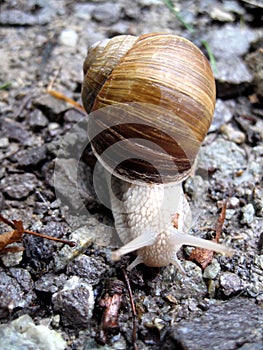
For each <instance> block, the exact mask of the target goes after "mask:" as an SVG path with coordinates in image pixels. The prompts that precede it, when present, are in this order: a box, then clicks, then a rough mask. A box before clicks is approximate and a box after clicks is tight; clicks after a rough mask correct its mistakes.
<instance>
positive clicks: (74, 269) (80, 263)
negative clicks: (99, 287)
mask: <svg viewBox="0 0 263 350" xmlns="http://www.w3.org/2000/svg"><path fill="white" fill-rule="evenodd" d="M106 267H107V266H106V265H105V264H103V263H102V262H101V261H98V260H97V259H94V258H91V257H89V256H87V255H80V256H78V257H77V258H76V259H74V260H73V261H71V262H70V263H69V264H68V266H67V273H68V274H70V275H76V276H79V277H82V278H84V279H85V280H86V281H87V282H88V283H89V284H91V285H96V284H98V283H99V281H100V279H101V277H102V276H103V274H104V273H105V269H106Z"/></svg>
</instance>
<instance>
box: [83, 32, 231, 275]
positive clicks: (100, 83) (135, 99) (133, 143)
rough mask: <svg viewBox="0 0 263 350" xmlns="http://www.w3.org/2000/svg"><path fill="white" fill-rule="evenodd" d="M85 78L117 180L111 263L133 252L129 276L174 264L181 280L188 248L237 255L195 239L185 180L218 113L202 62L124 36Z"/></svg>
mask: <svg viewBox="0 0 263 350" xmlns="http://www.w3.org/2000/svg"><path fill="white" fill-rule="evenodd" d="M83 71H84V81H83V87H82V101H83V105H84V108H85V110H86V111H87V113H88V114H89V127H88V135H89V139H90V143H91V146H92V150H93V152H94V154H95V156H96V157H97V159H98V161H99V163H100V164H101V165H102V166H103V168H105V171H106V173H107V174H110V176H109V177H108V178H109V181H108V188H109V192H110V202H111V210H112V212H113V216H114V220H115V228H116V231H117V233H118V235H119V237H120V240H121V241H122V243H123V246H122V247H120V248H119V249H118V250H116V251H114V252H112V259H113V260H119V259H120V258H121V256H123V255H125V254H127V253H130V252H135V251H136V253H137V258H136V259H135V261H134V262H132V263H131V264H130V265H129V266H128V270H131V269H132V268H133V267H135V266H136V265H137V264H140V263H144V264H145V265H147V266H153V267H161V266H166V265H168V264H170V263H172V264H174V265H176V267H177V268H178V269H179V270H180V271H182V272H183V268H182V266H181V263H180V261H179V260H178V258H177V252H178V250H179V249H180V248H181V247H182V245H190V246H197V247H201V248H205V249H210V250H214V251H216V252H220V253H223V254H227V255H231V254H232V250H231V249H230V248H228V247H226V246H224V245H221V244H217V243H215V242H212V241H208V240H205V239H201V238H198V237H194V236H192V235H190V234H189V233H188V231H189V229H190V227H191V222H192V218H191V210H190V207H189V204H188V202H187V199H186V198H185V195H184V193H183V188H182V181H183V180H185V179H186V178H188V177H189V176H190V174H191V172H192V171H193V166H194V162H195V159H196V156H197V153H198V151H199V148H200V147H201V144H202V141H203V140H204V138H205V136H206V134H207V131H208V129H209V126H210V124H211V121H212V117H213V112H214V105H215V81H214V77H213V73H212V70H211V68H210V65H209V63H208V61H207V59H206V57H205V56H204V55H203V53H202V52H201V51H200V50H199V49H198V48H197V47H196V46H195V45H194V44H193V43H191V42H190V41H188V40H187V39H184V38H182V37H179V36H176V35H171V34H166V33H152V34H145V35H141V36H139V37H135V36H131V35H120V36H116V37H114V38H112V39H105V40H103V41H101V42H99V43H96V44H94V45H93V46H91V47H90V48H89V50H88V54H87V57H86V59H85V62H84V65H83ZM175 218H177V219H176V220H175ZM175 221H176V224H175Z"/></svg>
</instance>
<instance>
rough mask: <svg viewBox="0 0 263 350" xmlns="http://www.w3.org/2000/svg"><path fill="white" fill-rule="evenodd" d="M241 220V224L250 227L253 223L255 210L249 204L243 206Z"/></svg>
mask: <svg viewBox="0 0 263 350" xmlns="http://www.w3.org/2000/svg"><path fill="white" fill-rule="evenodd" d="M241 211H242V214H243V216H242V219H241V221H240V222H241V224H245V225H248V226H250V225H251V224H252V223H253V220H254V215H255V209H254V207H253V205H252V204H251V203H249V204H247V205H245V206H244V207H243V208H242V209H241Z"/></svg>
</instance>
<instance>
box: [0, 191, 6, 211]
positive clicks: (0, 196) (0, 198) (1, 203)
mask: <svg viewBox="0 0 263 350" xmlns="http://www.w3.org/2000/svg"><path fill="white" fill-rule="evenodd" d="M4 201H5V199H4V196H3V194H2V192H0V213H1V211H2V209H3V207H4Z"/></svg>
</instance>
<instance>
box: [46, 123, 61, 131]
mask: <svg viewBox="0 0 263 350" xmlns="http://www.w3.org/2000/svg"><path fill="white" fill-rule="evenodd" d="M59 127H60V125H59V124H58V123H49V124H48V130H49V131H54V130H57V129H58V128H59Z"/></svg>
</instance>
